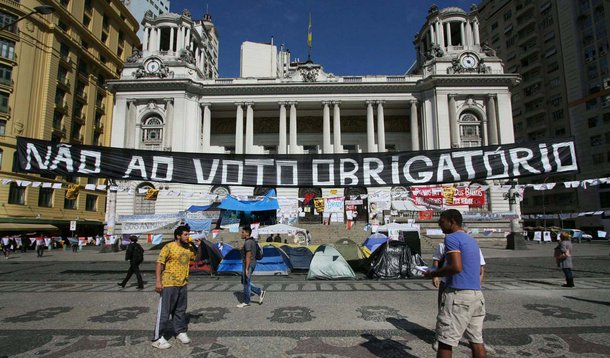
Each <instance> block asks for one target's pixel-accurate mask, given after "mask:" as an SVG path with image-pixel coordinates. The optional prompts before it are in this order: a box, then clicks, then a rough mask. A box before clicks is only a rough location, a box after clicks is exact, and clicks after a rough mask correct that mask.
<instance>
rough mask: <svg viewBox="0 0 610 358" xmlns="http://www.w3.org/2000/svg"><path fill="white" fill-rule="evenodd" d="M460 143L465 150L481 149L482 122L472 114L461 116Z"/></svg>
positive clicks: (467, 113)
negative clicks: (471, 148) (470, 148)
mask: <svg viewBox="0 0 610 358" xmlns="http://www.w3.org/2000/svg"><path fill="white" fill-rule="evenodd" d="M458 123H459V126H460V142H461V143H462V145H461V146H462V147H463V148H469V147H480V146H481V145H482V140H481V134H482V131H481V120H480V119H479V117H477V116H476V115H474V114H473V113H470V112H465V113H463V114H462V115H461V116H460V120H459V122H458Z"/></svg>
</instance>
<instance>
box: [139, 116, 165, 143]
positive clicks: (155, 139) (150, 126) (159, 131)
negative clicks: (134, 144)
mask: <svg viewBox="0 0 610 358" xmlns="http://www.w3.org/2000/svg"><path fill="white" fill-rule="evenodd" d="M141 140H142V144H144V146H145V147H146V148H147V149H151V150H152V149H161V144H162V143H163V120H162V119H161V118H159V117H156V116H152V117H148V118H146V119H145V120H144V121H143V122H142V138H141Z"/></svg>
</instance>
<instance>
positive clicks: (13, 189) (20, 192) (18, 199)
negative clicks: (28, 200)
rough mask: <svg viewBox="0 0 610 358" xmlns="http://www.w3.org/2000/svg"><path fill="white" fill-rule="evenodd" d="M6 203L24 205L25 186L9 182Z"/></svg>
mask: <svg viewBox="0 0 610 358" xmlns="http://www.w3.org/2000/svg"><path fill="white" fill-rule="evenodd" d="M8 203H9V204H16V205H25V188H24V187H21V186H19V185H17V183H15V182H13V183H11V184H10V188H9V191H8Z"/></svg>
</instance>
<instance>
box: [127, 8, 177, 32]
mask: <svg viewBox="0 0 610 358" xmlns="http://www.w3.org/2000/svg"><path fill="white" fill-rule="evenodd" d="M121 2H123V4H125V6H126V7H127V9H128V10H129V12H131V14H132V15H133V17H135V18H136V20H137V21H138V25H140V27H139V29H138V37H140V38H141V37H142V31H143V30H142V29H143V27H142V21H143V20H144V16H145V15H146V13H147V12H148V11H150V13H151V14H152V16H158V15H161V14H163V13H165V12H169V6H170V0H121Z"/></svg>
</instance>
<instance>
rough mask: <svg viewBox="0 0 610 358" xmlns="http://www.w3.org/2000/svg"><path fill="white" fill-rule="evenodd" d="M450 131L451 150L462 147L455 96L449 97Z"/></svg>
mask: <svg viewBox="0 0 610 358" xmlns="http://www.w3.org/2000/svg"><path fill="white" fill-rule="evenodd" d="M449 130H450V132H451V148H459V147H460V128H459V126H458V121H457V107H456V105H455V94H450V95H449Z"/></svg>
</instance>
